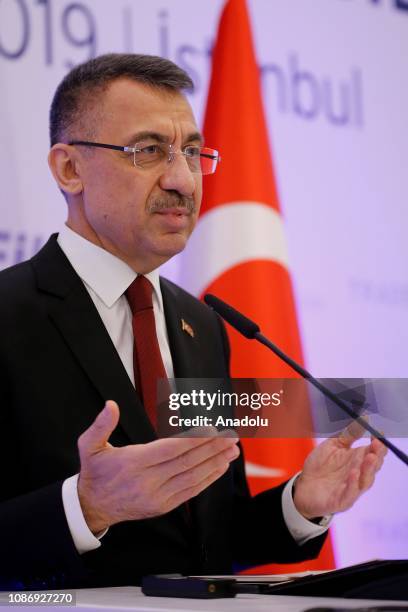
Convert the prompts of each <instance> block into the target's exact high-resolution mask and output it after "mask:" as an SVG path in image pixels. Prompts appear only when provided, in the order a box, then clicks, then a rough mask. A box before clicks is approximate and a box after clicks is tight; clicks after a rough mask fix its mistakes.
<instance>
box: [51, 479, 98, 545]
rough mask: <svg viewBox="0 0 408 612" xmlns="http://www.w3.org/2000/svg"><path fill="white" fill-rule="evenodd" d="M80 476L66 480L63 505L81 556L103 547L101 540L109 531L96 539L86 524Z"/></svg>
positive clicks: (63, 487)
mask: <svg viewBox="0 0 408 612" xmlns="http://www.w3.org/2000/svg"><path fill="white" fill-rule="evenodd" d="M78 476H79V474H75V476H71V477H70V478H67V479H66V480H64V483H63V485H62V503H63V505H64V512H65V517H66V519H67V523H68V527H69V530H70V532H71V536H72V539H73V541H74V544H75V547H76V549H77V551H78V552H79V554H80V555H82V554H83V553H86V552H88V551H90V550H95V549H96V548H99V546H100V545H101V542H100V541H99V539H100V538H102V537H103V536H104V535H105V533H106V532H107V531H108V530H107V529H105V530H104V531H102V532H101V533H99V534H98V537H95V536H94V535H93V533H92V531H91V530H90V529H89V527H88V525H87V524H86V521H85V518H84V515H83V513H82V508H81V504H80V502H79V497H78Z"/></svg>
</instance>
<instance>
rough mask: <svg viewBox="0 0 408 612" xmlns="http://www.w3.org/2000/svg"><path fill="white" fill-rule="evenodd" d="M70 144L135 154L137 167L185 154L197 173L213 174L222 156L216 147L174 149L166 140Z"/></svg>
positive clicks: (79, 142)
mask: <svg viewBox="0 0 408 612" xmlns="http://www.w3.org/2000/svg"><path fill="white" fill-rule="evenodd" d="M68 144H70V145H82V146H85V147H102V148H103V149H113V150H114V151H123V152H124V153H132V154H133V164H134V165H135V166H136V167H137V168H154V167H156V166H159V165H160V164H162V163H171V162H173V161H174V158H175V156H176V155H184V158H185V160H186V162H187V165H188V167H189V168H190V171H191V172H194V173H197V174H213V173H214V172H215V170H216V168H217V165H218V163H219V162H220V161H221V157H220V155H219V153H218V151H216V150H215V149H210V148H209V147H200V146H198V145H187V146H185V147H183V148H182V149H181V150H178V151H177V150H176V149H174V147H173V145H172V144H168V143H164V142H151V141H150V142H149V141H142V142H137V143H136V144H135V145H134V146H133V147H120V146H118V145H112V144H104V143H102V142H88V141H87V140H72V141H71V142H69V143H68Z"/></svg>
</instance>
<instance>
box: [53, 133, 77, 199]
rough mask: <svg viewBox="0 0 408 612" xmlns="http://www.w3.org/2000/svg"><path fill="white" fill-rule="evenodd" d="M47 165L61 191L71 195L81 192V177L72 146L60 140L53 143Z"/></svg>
mask: <svg viewBox="0 0 408 612" xmlns="http://www.w3.org/2000/svg"><path fill="white" fill-rule="evenodd" d="M48 165H49V167H50V170H51V172H52V174H53V176H54V178H55V180H56V181H57V183H58V186H59V188H60V189H61V190H62V191H63V192H65V193H66V194H71V195H78V194H79V193H81V192H82V190H83V184H82V178H81V176H80V174H79V172H78V161H77V159H76V156H75V150H74V148H73V147H71V146H70V145H66V144H63V143H60V142H59V143H57V144H55V145H54V146H53V147H51V150H50V152H49V154H48Z"/></svg>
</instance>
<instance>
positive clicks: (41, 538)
mask: <svg viewBox="0 0 408 612" xmlns="http://www.w3.org/2000/svg"><path fill="white" fill-rule="evenodd" d="M1 371H2V375H1V378H0V431H1V432H2V440H1V444H0V463H1V466H2V468H1V472H0V474H1V476H0V541H1V547H0V548H1V555H0V590H13V589H24V588H27V589H30V588H32V589H36V588H37V589H38V588H62V587H67V586H69V585H70V584H76V585H78V584H80V582H81V576H82V574H83V564H82V560H81V557H80V555H79V554H78V553H77V551H76V549H75V546H74V543H73V541H72V537H71V534H70V531H69V528H68V524H67V521H66V519H65V513H64V508H63V503H62V494H61V490H62V482H56V483H53V484H51V485H48V486H46V487H43V488H40V489H37V490H33V491H31V492H28V493H25V494H23V495H21V494H19V481H20V480H23V476H24V475H23V471H22V470H23V466H22V465H20V461H19V455H18V451H17V450H16V449H17V448H18V437H19V432H18V428H17V427H16V425H15V424H14V422H13V421H14V415H13V412H12V410H11V406H12V397H11V394H10V393H9V391H8V389H7V383H6V380H7V378H6V376H5V369H4V367H3V368H1Z"/></svg>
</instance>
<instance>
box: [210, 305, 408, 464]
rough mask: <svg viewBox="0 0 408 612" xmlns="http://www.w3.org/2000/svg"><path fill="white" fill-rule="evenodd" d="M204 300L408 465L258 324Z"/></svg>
mask: <svg viewBox="0 0 408 612" xmlns="http://www.w3.org/2000/svg"><path fill="white" fill-rule="evenodd" d="M204 302H205V303H206V304H207V305H208V306H210V307H211V308H212V309H213V310H215V312H217V313H218V314H219V315H220V317H222V318H223V319H224V320H225V321H226V322H227V323H229V324H230V325H232V327H234V328H235V329H236V330H237V331H238V332H239V333H240V334H242V335H243V336H245V338H248V339H250V340H257V341H258V342H260V343H261V344H263V345H264V346H266V347H268V348H269V349H270V350H271V351H272V352H273V353H275V355H277V356H278V357H279V358H280V359H282V361H284V362H285V363H286V364H287V365H288V366H289V367H291V368H292V370H294V371H295V372H297V373H298V374H300V376H302V378H304V379H305V380H307V381H309V382H310V383H311V384H312V385H313V386H314V387H316V389H318V390H319V391H320V392H321V393H323V395H324V396H325V397H327V398H328V399H329V400H331V401H332V402H334V403H335V404H336V405H337V406H339V408H341V409H342V410H343V411H344V412H345V413H346V414H348V416H350V417H351V418H352V419H354V420H355V421H357V423H359V424H360V425H361V426H362V427H363V428H364V429H365V430H366V431H368V432H369V433H370V434H371V435H372V436H373V437H374V438H377V439H378V440H380V441H381V442H382V443H383V444H384V446H386V447H387V448H389V449H390V451H391V452H392V453H394V455H395V456H396V457H398V458H399V459H400V460H401V461H402V462H403V463H405V465H408V456H407V455H406V454H405V453H404V452H403V451H402V450H400V449H399V448H398V447H397V446H395V444H393V443H392V442H390V440H388V439H387V438H386V437H385V436H384V435H383V434H381V433H380V432H379V431H378V430H377V429H375V428H374V427H372V426H371V425H370V424H369V423H367V421H366V420H365V419H364V418H362V417H361V416H360V415H359V414H358V413H357V412H355V411H354V410H353V409H352V408H350V407H349V406H348V405H347V404H346V403H345V402H344V400H342V399H341V398H340V397H338V396H337V395H336V394H335V393H333V392H332V391H331V390H330V389H329V388H328V387H326V386H325V385H323V384H322V383H321V382H320V381H319V380H317V379H316V378H315V377H314V376H312V374H311V373H310V372H308V371H307V370H306V369H305V368H303V367H302V366H301V365H300V364H298V363H297V362H296V361H294V360H293V359H292V358H291V357H289V356H288V355H286V353H284V352H283V351H282V350H281V349H280V348H279V347H278V346H276V344H274V343H273V342H271V340H269V338H267V337H266V336H264V335H263V334H262V333H261V330H260V327H259V325H257V323H255V322H254V321H251V319H248V317H246V316H245V315H243V314H242V313H240V312H239V311H238V310H236V309H235V308H233V307H232V306H230V305H229V304H227V303H226V302H224V301H223V300H220V298H218V297H216V296H215V295H212V294H210V293H207V294H206V295H205V296H204Z"/></svg>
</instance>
